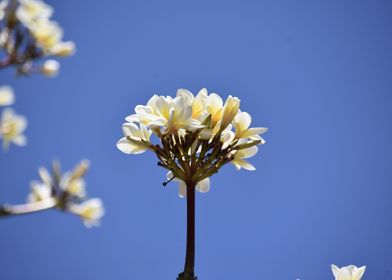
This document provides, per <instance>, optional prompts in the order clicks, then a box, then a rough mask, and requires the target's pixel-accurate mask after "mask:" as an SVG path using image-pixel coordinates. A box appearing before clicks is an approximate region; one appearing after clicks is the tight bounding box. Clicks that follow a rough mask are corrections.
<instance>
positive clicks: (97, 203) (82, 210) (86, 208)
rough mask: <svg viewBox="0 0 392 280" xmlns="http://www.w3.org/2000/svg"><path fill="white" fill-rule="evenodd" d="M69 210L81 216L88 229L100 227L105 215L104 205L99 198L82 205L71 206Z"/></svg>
mask: <svg viewBox="0 0 392 280" xmlns="http://www.w3.org/2000/svg"><path fill="white" fill-rule="evenodd" d="M69 210H70V211H71V212H72V213H74V214H76V215H79V216H80V217H81V218H82V219H83V222H84V224H85V226H86V227H89V228H90V227H93V226H99V225H100V219H101V218H102V217H103V215H104V214H105V209H104V207H103V203H102V201H101V200H100V199H99V198H92V199H89V200H86V201H84V202H82V203H80V204H71V205H70V206H69Z"/></svg>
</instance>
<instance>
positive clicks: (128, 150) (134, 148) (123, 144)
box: [116, 137, 146, 154]
mask: <svg viewBox="0 0 392 280" xmlns="http://www.w3.org/2000/svg"><path fill="white" fill-rule="evenodd" d="M116 146H117V148H118V149H119V150H120V151H121V152H123V153H125V154H141V153H144V152H145V151H146V149H145V148H143V147H141V146H138V145H134V144H133V143H130V142H129V141H128V139H127V138H126V137H123V138H121V139H120V140H119V141H118V142H117V144H116Z"/></svg>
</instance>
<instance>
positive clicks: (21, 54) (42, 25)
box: [0, 0, 75, 77]
mask: <svg viewBox="0 0 392 280" xmlns="http://www.w3.org/2000/svg"><path fill="white" fill-rule="evenodd" d="M52 15H53V8H52V7H51V6H49V5H47V4H45V3H44V2H43V1H42V0H0V48H2V49H3V51H4V54H3V55H1V54H0V59H2V60H0V69H1V68H5V67H7V66H10V65H14V66H15V67H16V68H17V72H18V73H19V74H22V75H28V74H30V73H32V72H41V73H42V74H44V75H46V76H49V77H51V76H55V75H56V74H57V72H58V70H59V67H60V64H59V63H58V61H56V60H53V59H49V60H46V61H44V62H43V63H42V65H40V66H38V67H37V66H35V65H34V64H33V62H34V61H36V60H40V59H42V58H47V57H52V56H56V57H65V56H70V55H73V54H74V52H75V44H74V43H73V42H71V41H67V42H65V41H63V40H62V38H63V30H62V29H61V27H60V26H59V25H58V23H57V22H55V21H53V20H51V19H50V18H51V16H52Z"/></svg>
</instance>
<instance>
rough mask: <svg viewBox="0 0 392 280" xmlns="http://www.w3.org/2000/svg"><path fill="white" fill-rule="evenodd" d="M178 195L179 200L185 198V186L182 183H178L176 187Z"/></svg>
mask: <svg viewBox="0 0 392 280" xmlns="http://www.w3.org/2000/svg"><path fill="white" fill-rule="evenodd" d="M178 195H179V196H180V197H181V198H184V197H186V184H185V183H184V182H183V181H180V183H179V185H178Z"/></svg>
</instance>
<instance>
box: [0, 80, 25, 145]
mask: <svg viewBox="0 0 392 280" xmlns="http://www.w3.org/2000/svg"><path fill="white" fill-rule="evenodd" d="M14 102H15V96H14V93H13V90H12V88H11V87H9V86H0V106H11V105H13V104H14ZM26 127H27V120H26V118H25V117H24V116H21V115H18V114H17V113H16V112H15V111H14V110H13V109H11V108H9V107H8V108H5V109H4V110H3V111H2V113H1V117H0V139H2V142H3V149H4V150H7V149H8V148H9V146H10V144H11V143H13V144H15V145H18V146H24V145H26V142H27V140H26V136H24V135H23V132H24V131H25V129H26Z"/></svg>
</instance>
